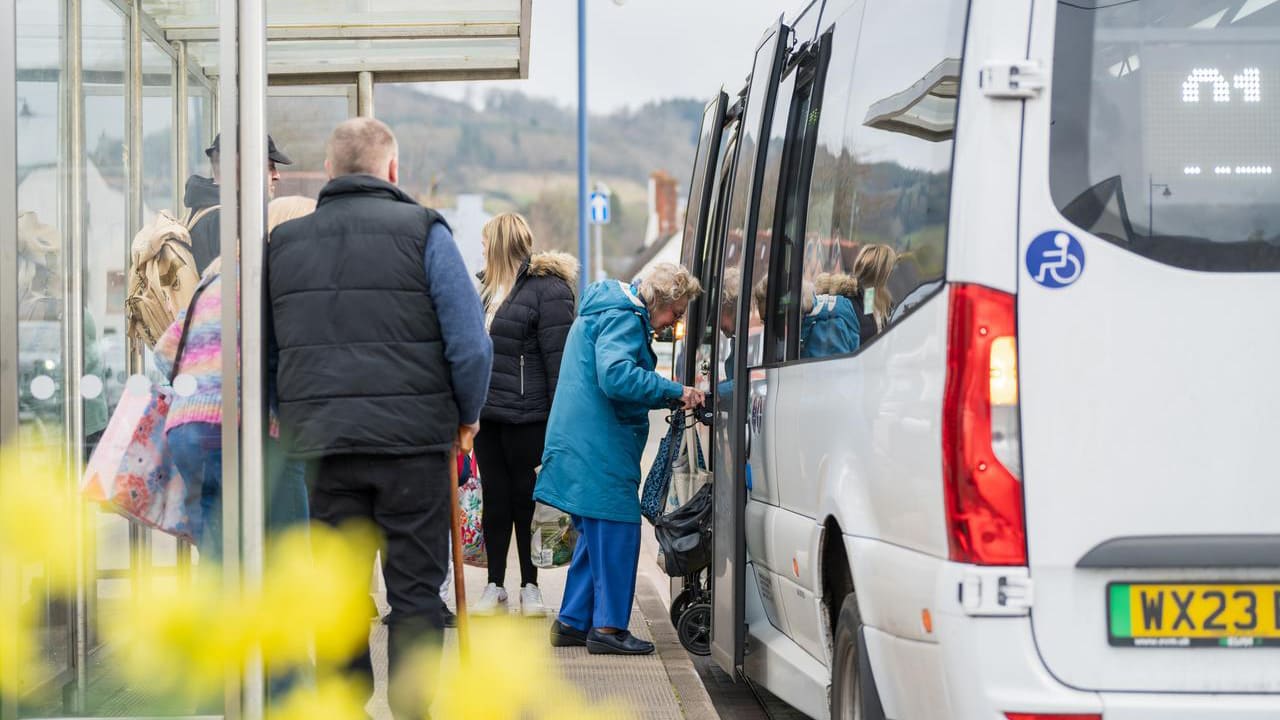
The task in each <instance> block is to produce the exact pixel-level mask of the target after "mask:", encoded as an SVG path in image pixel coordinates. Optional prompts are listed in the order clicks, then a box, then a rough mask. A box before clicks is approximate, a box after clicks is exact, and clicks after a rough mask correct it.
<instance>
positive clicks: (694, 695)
mask: <svg viewBox="0 0 1280 720" xmlns="http://www.w3.org/2000/svg"><path fill="white" fill-rule="evenodd" d="M513 545H514V543H513ZM645 545H646V547H645V548H643V549H642V550H641V559H640V564H641V567H642V569H643V566H644V565H645V564H646V561H647V562H648V564H650V565H652V564H653V556H652V552H651V548H650V547H648V542H646V543H645ZM646 552H648V553H650V554H649V555H647V556H646V555H645V553H646ZM465 574H466V580H467V598H468V599H469V600H470V601H471V602H474V601H475V599H476V598H478V597H480V593H481V591H482V590H483V589H484V586H485V584H486V582H487V579H488V575H487V571H486V570H485V569H483V568H473V567H467V568H466V572H465ZM566 575H567V569H565V568H560V569H557V570H540V571H539V573H538V585H539V586H540V587H541V588H542V593H543V599H544V601H545V602H546V605H547V608H548V610H549V611H550V614H549V615H548V617H546V618H540V619H529V620H528V621H527V622H532V623H538V624H540V625H541V626H543V627H546V628H548V629H549V628H550V625H551V621H552V620H553V619H554V612H555V610H556V609H558V608H559V606H560V600H561V598H562V596H563V594H564V583H565V577H566ZM507 576H508V581H507V591H508V593H509V594H510V595H511V601H510V602H509V603H508V608H507V610H508V612H510V613H512V614H518V613H519V592H518V590H515V588H517V587H518V585H519V577H518V576H519V569H518V565H517V563H516V556H515V548H514V547H513V548H512V551H511V556H510V558H509V560H508V563H507ZM636 596H637V603H636V605H635V606H634V608H633V610H632V613H631V627H630V630H631V632H632V633H634V634H635V635H636V636H637V637H640V638H643V639H645V640H651V641H653V642H655V644H657V646H658V652H656V653H654V654H653V655H648V656H643V657H619V656H611V655H591V654H589V653H588V652H587V650H586V648H556V649H554V650H552V654H553V656H554V658H555V660H556V664H557V666H558V667H559V670H560V672H561V674H562V676H563V677H564V678H565V679H566V680H568V681H570V682H572V683H573V684H575V685H576V686H577V687H578V688H579V689H581V691H582V694H583V696H585V697H586V698H587V699H589V700H591V701H592V702H599V701H604V700H606V699H608V700H613V701H615V702H616V703H617V704H620V705H624V706H626V707H628V708H630V709H631V713H632V717H634V718H637V720H638V719H640V718H644V719H646V720H647V719H649V718H652V719H654V720H683V719H689V720H710V719H712V718H717V717H719V716H718V715H717V714H716V711H715V708H714V706H713V705H712V703H711V699H710V698H709V697H708V696H707V693H706V690H705V689H704V688H703V685H702V681H701V679H699V677H698V673H697V671H696V669H695V668H694V666H693V663H692V662H691V661H690V659H689V656H688V654H687V653H685V651H684V649H683V648H681V647H680V644H679V641H678V640H677V639H676V635H675V630H674V629H672V627H671V623H670V621H669V620H667V618H666V606H665V604H663V601H662V599H661V597H660V595H659V591H658V589H657V588H656V587H654V583H653V581H652V579H650V577H648V576H646V574H645V573H643V572H642V573H641V575H640V577H639V579H638V581H637V593H636ZM376 597H377V599H378V604H379V607H380V608H381V609H382V610H383V611H384V612H385V610H386V603H385V600H384V599H383V597H381V595H378V596H376ZM452 604H453V603H452V600H451V601H450V606H451V607H452ZM644 606H647V607H648V615H646V613H645V610H644ZM649 617H656V621H654V622H651V621H650V620H649V619H648V618H649ZM484 620H485V618H473V622H475V623H480V622H484ZM386 636H387V632H386V627H385V626H383V625H381V624H375V625H374V627H373V631H372V633H371V637H370V639H371V641H372V642H373V647H374V671H375V673H376V676H377V687H376V689H375V694H374V699H373V701H372V702H371V703H370V704H369V706H368V710H369V712H370V714H371V715H372V716H373V717H374V718H375V720H389V719H390V718H391V713H390V709H389V708H388V706H387V702H386V686H385V683H386ZM445 645H446V648H448V649H449V650H450V651H453V650H454V649H455V648H456V647H457V633H456V631H453V630H450V631H448V632H446V635H445ZM439 720H449V719H446V718H441V719H439Z"/></svg>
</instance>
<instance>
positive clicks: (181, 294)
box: [124, 206, 217, 348]
mask: <svg viewBox="0 0 1280 720" xmlns="http://www.w3.org/2000/svg"><path fill="white" fill-rule="evenodd" d="M216 209H217V206H214V207H209V208H204V209H203V210H201V211H200V212H198V213H194V214H193V215H192V216H191V217H190V218H189V219H188V220H187V222H186V223H182V222H180V221H179V220H178V219H177V218H175V217H174V216H173V215H171V214H169V212H168V211H167V210H161V211H160V212H158V213H156V217H155V219H154V220H152V221H151V223H150V224H148V225H146V226H144V227H143V228H142V229H141V230H139V231H138V234H137V235H134V236H133V245H132V246H131V248H130V254H129V257H130V263H129V268H130V269H129V294H128V296H126V298H125V301H124V307H125V316H126V324H127V327H128V334H129V335H130V336H131V337H134V338H137V339H139V340H141V341H142V342H144V343H146V345H147V347H149V348H154V347H155V345H156V341H158V340H159V339H160V336H161V335H163V334H164V331H165V330H167V329H168V328H169V326H170V325H172V324H173V321H174V319H175V318H176V317H177V315H178V312H179V311H181V310H183V309H185V308H186V307H187V305H188V303H190V302H191V296H192V294H193V293H195V289H196V286H197V285H199V284H200V273H199V272H198V271H197V270H196V261H195V258H194V257H192V255H191V233H190V231H189V228H191V227H192V226H194V225H195V224H196V223H197V222H199V221H200V219H201V218H203V217H204V216H205V215H207V214H208V213H210V212H212V211H213V210H216Z"/></svg>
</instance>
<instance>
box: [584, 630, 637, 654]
mask: <svg viewBox="0 0 1280 720" xmlns="http://www.w3.org/2000/svg"><path fill="white" fill-rule="evenodd" d="M587 652H589V653H591V654H592V655H648V654H649V653H651V652H653V643H651V642H649V641H647V640H641V639H640V638H638V637H636V636H635V635H632V634H631V633H629V632H627V631H626V630H620V631H618V632H616V633H612V634H606V633H602V632H600V631H599V630H595V629H592V630H591V632H590V633H588V634H587Z"/></svg>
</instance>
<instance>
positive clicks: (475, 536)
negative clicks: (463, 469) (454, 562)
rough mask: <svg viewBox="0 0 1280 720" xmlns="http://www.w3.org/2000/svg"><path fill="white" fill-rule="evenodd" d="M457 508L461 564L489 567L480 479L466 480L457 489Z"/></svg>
mask: <svg viewBox="0 0 1280 720" xmlns="http://www.w3.org/2000/svg"><path fill="white" fill-rule="evenodd" d="M458 507H459V508H461V510H462V562H463V563H464V564H467V565H470V566H472V567H489V554H488V553H487V552H485V548H484V526H483V525H482V524H481V523H482V521H483V517H484V499H483V496H482V494H481V492H480V478H478V477H474V476H473V477H471V478H468V479H467V481H466V482H465V483H463V484H462V486H461V487H459V488H458Z"/></svg>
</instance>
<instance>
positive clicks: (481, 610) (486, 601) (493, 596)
mask: <svg viewBox="0 0 1280 720" xmlns="http://www.w3.org/2000/svg"><path fill="white" fill-rule="evenodd" d="M506 604H507V591H506V590H505V589H503V588H500V587H498V586H497V585H495V584H493V583H489V584H488V585H486V586H485V588H484V592H482V593H480V599H479V600H477V601H476V604H475V605H472V606H471V614H472V615H493V614H494V613H496V612H497V611H498V606H499V605H506Z"/></svg>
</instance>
